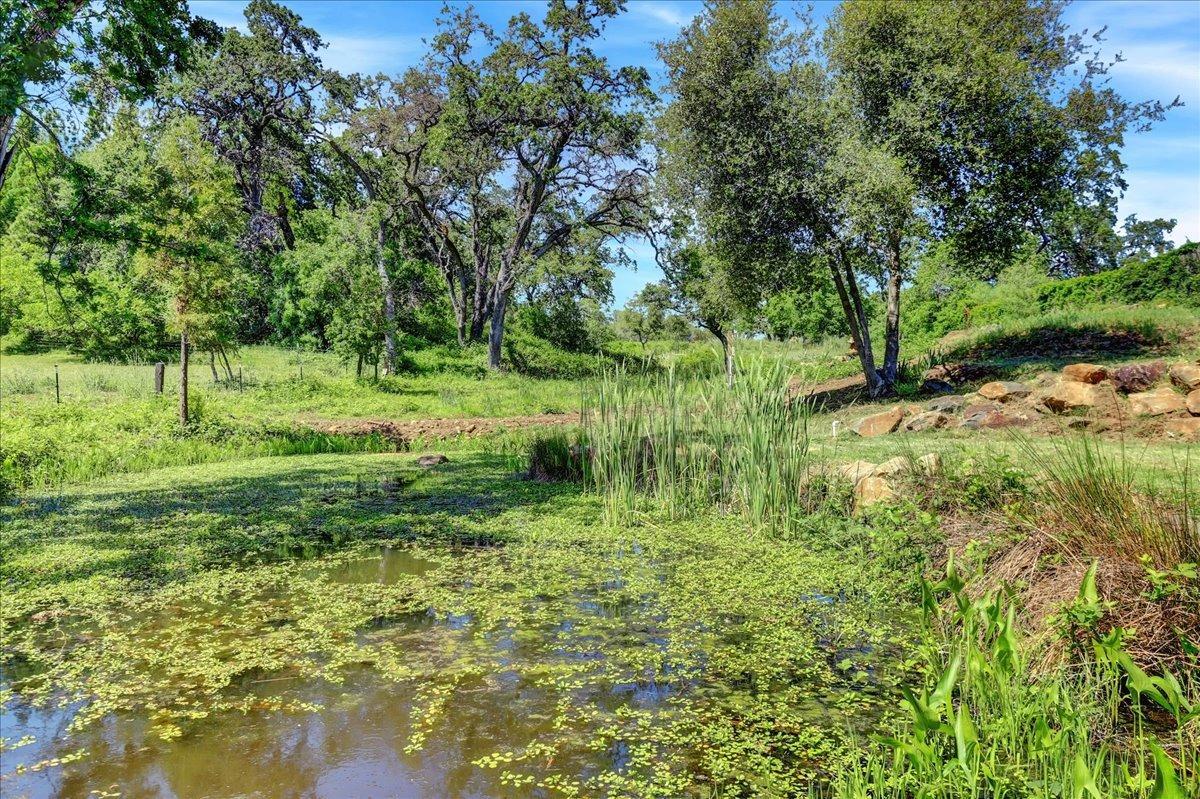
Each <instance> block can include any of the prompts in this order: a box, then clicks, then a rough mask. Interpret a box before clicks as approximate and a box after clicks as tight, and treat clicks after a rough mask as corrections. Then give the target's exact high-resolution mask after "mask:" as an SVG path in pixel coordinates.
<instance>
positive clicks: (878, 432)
mask: <svg viewBox="0 0 1200 799" xmlns="http://www.w3.org/2000/svg"><path fill="white" fill-rule="evenodd" d="M902 421H904V410H903V409H902V408H892V409H891V410H890V411H884V412H883V413H874V414H871V415H870V416H864V417H863V418H862V419H859V420H858V421H857V422H855V423H854V424H852V425H851V426H850V429H851V430H853V431H854V432H855V433H858V434H859V435H860V436H862V437H863V438H874V437H875V436H885V435H887V434H888V433H894V432H895V431H896V428H897V427H899V426H900V423H901V422H902Z"/></svg>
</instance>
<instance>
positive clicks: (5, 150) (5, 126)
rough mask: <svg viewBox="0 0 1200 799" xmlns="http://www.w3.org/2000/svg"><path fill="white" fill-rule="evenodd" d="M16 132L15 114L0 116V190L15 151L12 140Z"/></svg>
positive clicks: (14, 143) (15, 147)
mask: <svg viewBox="0 0 1200 799" xmlns="http://www.w3.org/2000/svg"><path fill="white" fill-rule="evenodd" d="M16 130H17V115H16V114H8V115H4V116H0V189H3V188H4V177H5V176H6V175H7V174H8V168H9V166H11V164H12V160H13V156H14V154H15V153H16V151H17V144H16V142H15V141H14V140H13V134H14V133H15V132H16Z"/></svg>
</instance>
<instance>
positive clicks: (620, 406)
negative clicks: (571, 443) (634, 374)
mask: <svg viewBox="0 0 1200 799" xmlns="http://www.w3.org/2000/svg"><path fill="white" fill-rule="evenodd" d="M738 375H739V376H738V380H737V381H736V382H735V383H734V385H733V387H732V388H730V387H727V386H726V385H725V383H724V382H723V381H722V380H719V379H708V380H697V381H681V380H679V379H677V377H676V375H675V374H674V372H673V371H670V372H668V373H667V374H666V375H665V376H662V377H650V378H639V379H635V378H630V377H629V376H627V375H624V374H622V373H620V372H617V373H612V374H609V375H606V376H605V377H604V378H603V379H601V380H599V381H598V382H597V383H596V384H595V385H594V386H593V387H592V390H591V391H590V392H587V393H585V400H584V416H583V421H584V433H583V439H582V441H581V445H582V446H584V447H585V448H586V452H587V458H586V459H585V467H586V468H585V472H586V480H587V482H588V483H589V485H591V486H592V488H593V489H594V490H596V491H598V492H599V493H600V494H601V496H602V497H603V498H604V506H605V511H606V514H607V516H608V518H609V520H610V521H612V522H614V523H619V522H622V521H625V520H628V518H629V517H630V515H631V514H632V513H634V512H635V511H636V510H637V509H638V508H639V507H640V505H641V500H642V499H646V500H649V501H650V502H651V503H652V504H653V507H655V508H660V509H665V511H666V512H667V513H669V514H670V515H671V516H672V517H673V518H684V517H686V516H688V515H689V514H694V513H696V512H699V511H702V510H708V509H711V508H718V509H721V510H723V511H726V512H730V513H734V514H737V515H738V516H740V517H741V518H743V519H745V520H746V521H747V522H748V523H749V526H750V529H751V530H752V531H755V532H761V531H769V532H773V533H782V532H787V531H789V530H792V529H794V527H795V524H796V522H797V521H798V520H799V519H800V518H801V517H802V516H804V515H807V513H808V512H809V511H810V509H809V508H806V507H804V504H803V503H804V491H803V488H804V486H805V484H806V481H807V480H808V478H809V468H808V467H809V458H808V426H807V424H808V410H807V408H806V406H805V405H804V404H803V403H800V402H795V401H793V398H792V396H791V395H790V393H789V390H788V375H787V373H786V372H785V371H784V370H783V369H782V368H780V366H779V364H778V363H767V362H764V361H761V360H752V361H749V362H743V364H742V365H741V367H740V368H739V371H738Z"/></svg>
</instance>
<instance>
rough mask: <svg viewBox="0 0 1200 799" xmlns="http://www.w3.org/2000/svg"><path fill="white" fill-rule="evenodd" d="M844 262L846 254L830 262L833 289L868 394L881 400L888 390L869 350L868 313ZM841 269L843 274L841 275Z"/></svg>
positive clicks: (839, 254)
mask: <svg viewBox="0 0 1200 799" xmlns="http://www.w3.org/2000/svg"><path fill="white" fill-rule="evenodd" d="M845 260H846V255H845V253H838V255H837V257H831V258H830V259H829V270H830V272H832V273H833V285H834V288H836V289H837V293H838V300H840V301H841V304H842V313H843V314H845V317H846V325H847V326H848V327H849V328H850V340H851V341H853V342H854V348H855V350H856V351H857V352H858V362H859V365H860V366H861V367H862V372H863V377H864V378H865V379H866V381H867V393H868V394H869V395H870V396H872V397H880V396H882V395H883V394H884V392H885V391H886V390H887V387H886V385H885V384H884V381H883V378H882V377H881V376H880V374H879V372H878V370H876V368H875V354H874V352H873V351H872V349H871V330H870V327H869V326H868V324H867V313H866V309H865V308H864V307H863V303H862V294H861V292H859V290H858V283H857V282H856V281H855V280H854V270H853V268H852V267H851V266H850V265H849V263H842V264H841V268H839V263H840V262H844V261H845ZM843 268H844V272H843Z"/></svg>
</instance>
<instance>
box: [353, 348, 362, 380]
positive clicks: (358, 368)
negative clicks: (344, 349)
mask: <svg viewBox="0 0 1200 799" xmlns="http://www.w3.org/2000/svg"><path fill="white" fill-rule="evenodd" d="M362 365H363V356H362V353H361V352H360V353H359V354H358V363H357V364H355V366H354V379H355V380H362Z"/></svg>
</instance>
